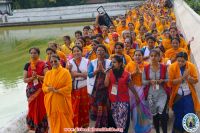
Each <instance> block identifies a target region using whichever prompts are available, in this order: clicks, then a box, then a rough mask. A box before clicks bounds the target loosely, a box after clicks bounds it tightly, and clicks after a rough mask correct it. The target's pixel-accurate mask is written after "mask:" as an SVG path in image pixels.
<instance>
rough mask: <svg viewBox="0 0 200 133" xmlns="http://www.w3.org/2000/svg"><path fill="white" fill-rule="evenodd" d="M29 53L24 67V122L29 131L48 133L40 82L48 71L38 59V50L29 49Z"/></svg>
mask: <svg viewBox="0 0 200 133" xmlns="http://www.w3.org/2000/svg"><path fill="white" fill-rule="evenodd" d="M29 53H30V55H31V60H30V62H29V63H27V64H26V65H25V67H24V82H25V83H27V88H26V95H27V98H28V115H27V117H26V122H27V125H28V127H29V129H30V130H34V131H35V132H36V133H45V132H47V131H48V123H47V117H46V110H45V107H44V93H43V92H42V82H43V78H44V74H45V73H46V71H47V70H48V69H47V67H46V65H45V62H43V61H41V60H40V59H39V55H40V50H39V49H38V48H31V49H30V50H29Z"/></svg>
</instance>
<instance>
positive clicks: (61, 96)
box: [42, 66, 73, 133]
mask: <svg viewBox="0 0 200 133" xmlns="http://www.w3.org/2000/svg"><path fill="white" fill-rule="evenodd" d="M49 86H52V87H53V88H55V89H56V90H58V92H52V91H51V92H50V91H49V90H48V87H49ZM42 89H43V91H44V94H45V96H44V104H45V108H46V111H47V117H48V120H49V122H50V131H51V132H52V133H64V128H73V121H72V119H73V110H72V103H71V91H72V79H71V75H70V73H69V71H68V70H67V69H65V68H62V67H61V66H59V67H58V68H57V69H52V70H50V71H48V72H47V73H46V75H45V78H44V83H43V87H42Z"/></svg>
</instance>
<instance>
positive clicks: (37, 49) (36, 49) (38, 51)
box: [29, 47, 40, 55]
mask: <svg viewBox="0 0 200 133" xmlns="http://www.w3.org/2000/svg"><path fill="white" fill-rule="evenodd" d="M32 49H34V50H35V51H36V52H37V53H38V55H40V49H39V48H36V47H32V48H30V49H29V53H31V50H32Z"/></svg>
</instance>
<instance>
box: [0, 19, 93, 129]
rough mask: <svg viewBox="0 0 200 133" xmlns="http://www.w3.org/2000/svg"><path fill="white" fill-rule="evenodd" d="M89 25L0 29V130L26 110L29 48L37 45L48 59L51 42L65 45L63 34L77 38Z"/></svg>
mask: <svg viewBox="0 0 200 133" xmlns="http://www.w3.org/2000/svg"><path fill="white" fill-rule="evenodd" d="M89 24H90V23H74V24H55V25H44V26H26V27H9V28H0V128H1V127H2V126H4V125H6V123H8V122H9V121H12V120H13V119H15V118H16V117H17V116H19V114H20V113H21V112H23V111H26V110H27V99H26V93H25V89H26V84H25V83H24V82H23V68H24V65H25V63H26V62H28V61H29V53H28V50H29V48H31V47H33V46H36V47H39V48H40V50H41V56H40V58H41V59H45V49H46V48H47V43H48V42H49V41H54V40H55V41H56V42H58V43H61V44H62V43H63V42H62V37H63V36H64V35H70V36H71V37H73V36H74V32H75V31H76V30H82V28H83V26H84V25H89Z"/></svg>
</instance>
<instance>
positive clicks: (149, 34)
mask: <svg viewBox="0 0 200 133" xmlns="http://www.w3.org/2000/svg"><path fill="white" fill-rule="evenodd" d="M149 36H152V33H149V32H147V33H146V34H145V35H144V37H145V38H147V37H149Z"/></svg>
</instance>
